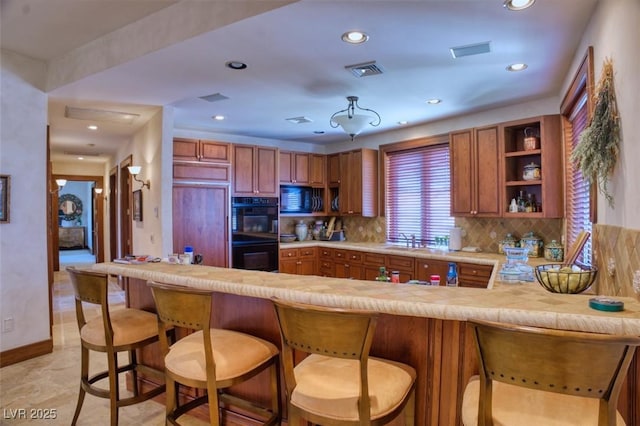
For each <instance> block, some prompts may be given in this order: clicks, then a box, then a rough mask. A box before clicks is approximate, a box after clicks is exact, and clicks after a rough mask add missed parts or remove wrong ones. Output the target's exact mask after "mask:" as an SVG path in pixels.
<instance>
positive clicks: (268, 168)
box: [254, 146, 279, 197]
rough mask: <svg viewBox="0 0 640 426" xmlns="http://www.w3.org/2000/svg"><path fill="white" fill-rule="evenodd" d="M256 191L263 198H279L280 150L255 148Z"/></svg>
mask: <svg viewBox="0 0 640 426" xmlns="http://www.w3.org/2000/svg"><path fill="white" fill-rule="evenodd" d="M254 158H255V159H254V161H255V165H254V167H255V190H256V191H257V194H259V195H260V196H262V197H277V196H278V190H279V186H278V165H277V163H278V150H277V149H276V148H267V147H263V146H258V147H255V157H254Z"/></svg>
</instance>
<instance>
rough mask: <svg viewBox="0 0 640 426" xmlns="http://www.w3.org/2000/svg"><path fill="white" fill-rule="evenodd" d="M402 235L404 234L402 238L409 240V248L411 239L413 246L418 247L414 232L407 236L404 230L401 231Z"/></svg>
mask: <svg viewBox="0 0 640 426" xmlns="http://www.w3.org/2000/svg"><path fill="white" fill-rule="evenodd" d="M400 235H402V238H404V239H405V241H406V242H407V248H409V241H411V248H416V236H415V235H414V234H411V237H407V235H406V234H405V233H404V232H401V233H400Z"/></svg>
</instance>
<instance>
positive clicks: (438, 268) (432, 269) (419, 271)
mask: <svg viewBox="0 0 640 426" xmlns="http://www.w3.org/2000/svg"><path fill="white" fill-rule="evenodd" d="M415 271H416V273H415V279H416V280H420V281H429V280H430V277H431V275H439V276H440V285H445V281H446V279H447V272H448V271H449V263H448V262H445V261H442V260H434V259H416V269H415Z"/></svg>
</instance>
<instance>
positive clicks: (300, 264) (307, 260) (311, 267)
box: [280, 247, 318, 275]
mask: <svg viewBox="0 0 640 426" xmlns="http://www.w3.org/2000/svg"><path fill="white" fill-rule="evenodd" d="M317 270H318V251H317V248H316V247H304V248H293V249H282V250H280V272H283V273H286V274H298V275H316V274H317Z"/></svg>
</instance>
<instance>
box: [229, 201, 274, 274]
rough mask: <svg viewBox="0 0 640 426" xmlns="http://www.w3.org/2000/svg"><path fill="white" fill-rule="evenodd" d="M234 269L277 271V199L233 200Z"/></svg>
mask: <svg viewBox="0 0 640 426" xmlns="http://www.w3.org/2000/svg"><path fill="white" fill-rule="evenodd" d="M231 231H232V233H231V266H232V267H233V268H236V269H250V270H255V271H277V270H278V198H275V197H274V198H272V197H233V198H232V199H231Z"/></svg>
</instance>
